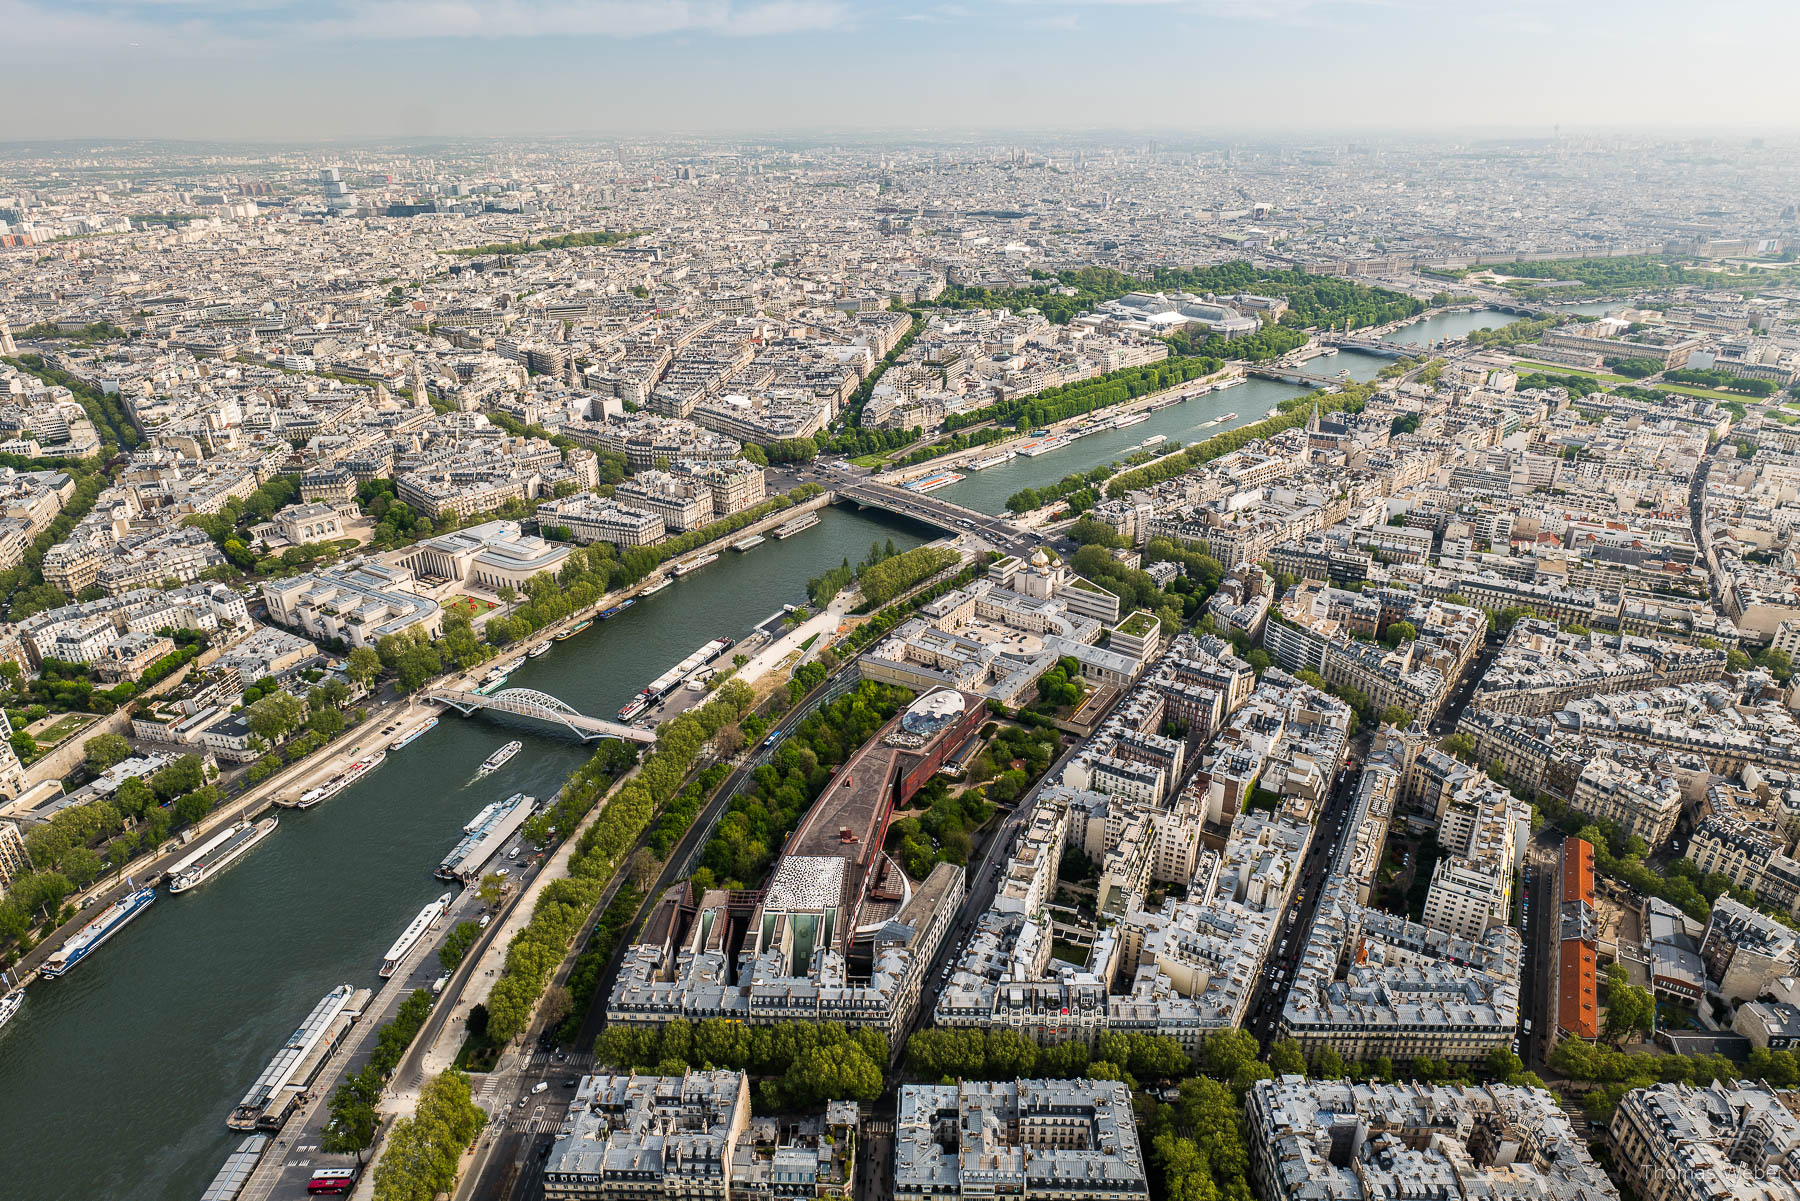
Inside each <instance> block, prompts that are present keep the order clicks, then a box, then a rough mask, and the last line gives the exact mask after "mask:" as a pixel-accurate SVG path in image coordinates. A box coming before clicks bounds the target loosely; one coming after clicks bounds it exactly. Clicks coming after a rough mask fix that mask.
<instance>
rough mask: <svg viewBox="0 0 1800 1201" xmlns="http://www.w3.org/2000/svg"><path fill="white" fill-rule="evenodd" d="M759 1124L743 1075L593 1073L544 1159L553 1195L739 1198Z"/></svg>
mask: <svg viewBox="0 0 1800 1201" xmlns="http://www.w3.org/2000/svg"><path fill="white" fill-rule="evenodd" d="M749 1124H750V1084H749V1078H748V1077H746V1076H745V1075H744V1074H743V1073H742V1072H730V1071H689V1072H686V1073H685V1074H683V1075H680V1076H639V1075H636V1074H632V1075H625V1076H614V1075H602V1076H584V1077H582V1079H581V1083H580V1084H579V1085H578V1086H577V1088H576V1090H575V1099H574V1101H573V1102H572V1103H571V1104H570V1106H569V1116H568V1117H567V1119H565V1121H564V1124H563V1133H564V1134H565V1135H566V1136H567V1137H559V1138H558V1139H557V1141H556V1142H555V1143H553V1144H552V1146H551V1150H550V1155H549V1157H548V1158H546V1159H545V1161H544V1196H545V1197H546V1198H547V1199H548V1201H593V1199H594V1198H599V1197H632V1198H636V1199H639V1201H731V1188H730V1182H731V1178H732V1167H733V1159H734V1155H735V1153H736V1151H737V1147H738V1142H739V1139H740V1138H741V1137H742V1136H743V1134H744V1132H745V1130H746V1129H747V1128H748V1127H749Z"/></svg>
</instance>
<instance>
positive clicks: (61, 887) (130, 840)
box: [0, 736, 220, 942]
mask: <svg viewBox="0 0 1800 1201" xmlns="http://www.w3.org/2000/svg"><path fill="white" fill-rule="evenodd" d="M114 737H116V736H114ZM121 741H123V740H121ZM96 750H97V755H98V759H99V760H106V759H108V758H110V757H111V756H112V754H114V753H115V751H116V748H114V747H113V746H112V745H111V744H110V743H103V744H101V746H99V747H98V748H96ZM113 762H117V760H116V759H114V760H113ZM109 766H110V764H109ZM219 800H220V795H219V790H218V789H217V788H216V787H214V786H213V785H210V784H208V783H207V782H206V772H205V769H204V767H203V765H202V763H201V761H200V758H199V756H197V755H183V756H181V757H180V758H179V759H177V760H175V761H174V762H173V763H170V764H168V765H166V766H164V767H163V768H162V769H161V770H159V771H157V772H155V773H154V774H153V775H151V776H150V777H148V778H147V779H145V778H142V777H133V778H132V779H129V780H126V781H125V782H124V783H123V784H121V785H120V786H119V788H118V789H117V791H115V792H114V793H113V795H112V796H111V797H110V798H109V799H107V800H101V801H92V802H90V803H88V804H86V805H76V806H74V807H72V808H69V809H65V810H62V811H61V812H59V813H57V814H56V815H55V816H54V817H52V818H51V819H50V820H49V821H47V822H44V823H42V824H41V825H38V826H36V827H34V828H33V829H32V830H31V832H30V833H29V834H27V835H26V836H25V850H26V853H27V854H28V855H29V856H30V858H31V864H32V870H31V871H29V872H26V873H24V874H23V875H21V876H19V877H17V878H16V879H14V880H13V881H12V882H11V883H10V884H8V885H7V890H6V896H5V897H4V898H0V940H7V941H19V942H23V940H24V939H25V937H26V935H27V933H28V932H29V930H30V928H31V926H32V924H33V923H34V922H38V921H55V920H56V919H57V918H58V917H59V916H61V913H60V908H61V906H62V904H63V901H64V900H65V899H66V898H67V897H68V896H69V895H70V894H71V893H73V892H75V891H77V890H78V889H82V888H85V887H87V886H88V885H90V884H92V883H93V882H94V881H96V880H98V879H100V877H101V876H103V875H104V874H106V873H107V872H109V871H121V870H123V868H124V866H125V864H127V863H129V862H130V861H131V859H132V858H133V856H135V855H137V854H138V853H139V852H140V851H143V850H149V849H153V848H155V847H157V846H160V845H161V844H162V843H163V842H164V841H165V840H166V839H167V838H169V836H170V835H172V834H175V833H179V832H180V831H181V830H183V829H185V828H187V827H188V826H190V825H192V824H193V823H195V822H197V821H199V820H200V819H201V818H203V817H205V816H206V815H207V814H208V813H210V812H212V810H213V808H214V806H216V805H217V804H218V803H219Z"/></svg>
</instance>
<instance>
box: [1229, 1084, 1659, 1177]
mask: <svg viewBox="0 0 1800 1201" xmlns="http://www.w3.org/2000/svg"><path fill="white" fill-rule="evenodd" d="M1244 1117H1245V1127H1246V1133H1247V1134H1248V1141H1249V1144H1250V1179H1251V1181H1252V1182H1253V1183H1254V1184H1255V1185H1256V1192H1257V1195H1258V1196H1259V1197H1261V1198H1262V1199H1263V1201H1348V1199H1350V1198H1363V1197H1370V1198H1372V1197H1387V1198H1450V1197H1509V1196H1510V1197H1535V1198H1541V1199H1543V1201H1616V1199H1617V1197H1618V1192H1617V1190H1616V1189H1614V1188H1613V1185H1612V1181H1611V1180H1610V1179H1608V1177H1607V1175H1606V1173H1605V1172H1604V1171H1603V1170H1602V1169H1601V1167H1600V1165H1598V1164H1597V1163H1595V1162H1594V1159H1593V1157H1592V1156H1591V1155H1590V1154H1589V1153H1588V1148H1587V1141H1586V1139H1585V1137H1584V1136H1582V1135H1581V1134H1579V1133H1577V1132H1576V1130H1575V1128H1574V1126H1573V1125H1572V1124H1571V1123H1570V1120H1569V1116H1568V1115H1567V1114H1566V1113H1565V1112H1563V1110H1562V1109H1561V1108H1559V1107H1558V1105H1557V1103H1556V1097H1555V1095H1554V1094H1552V1093H1548V1092H1545V1091H1544V1090H1543V1089H1535V1088H1519V1087H1514V1086H1512V1085H1506V1084H1491V1085H1487V1086H1485V1087H1482V1086H1473V1085H1434V1084H1424V1083H1419V1082H1412V1081H1407V1082H1400V1083H1395V1084H1352V1083H1349V1082H1347V1081H1339V1080H1307V1079H1306V1078H1305V1077H1302V1076H1283V1077H1281V1078H1279V1079H1275V1080H1259V1081H1257V1082H1256V1083H1255V1084H1254V1085H1252V1086H1251V1088H1250V1091H1249V1093H1248V1094H1247V1095H1246V1096H1245V1098H1244ZM1640 1195H1642V1194H1640ZM1658 1201H1661V1199H1660V1198H1659V1199H1658Z"/></svg>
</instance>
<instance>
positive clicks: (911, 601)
mask: <svg viewBox="0 0 1800 1201" xmlns="http://www.w3.org/2000/svg"><path fill="white" fill-rule="evenodd" d="M998 557H999V555H998V554H997V553H996V552H993V551H989V552H988V555H987V557H986V558H977V559H976V560H975V561H974V562H973V563H969V564H967V565H965V566H964V567H963V569H962V570H961V571H959V572H957V573H956V574H955V575H953V576H951V577H950V578H949V579H947V580H942V581H940V582H938V583H936V584H933V585H931V587H929V588H925V589H922V590H921V591H918V592H915V593H913V594H912V595H911V596H908V597H907V598H906V599H905V600H903V601H899V602H897V603H895V604H891V605H889V606H888V607H887V608H885V609H882V610H881V611H880V612H878V613H876V614H875V615H874V616H873V617H871V618H869V620H867V621H865V622H863V623H862V624H861V625H859V626H857V627H856V628H855V629H854V630H851V631H850V637H848V638H846V639H845V640H844V643H843V645H844V647H845V648H846V649H847V650H849V651H850V652H852V653H854V652H856V651H859V650H862V649H863V648H864V647H866V646H868V645H869V644H870V643H872V642H874V641H875V640H876V639H878V638H880V637H882V636H883V635H885V634H886V633H887V632H888V631H889V630H891V629H893V628H894V627H895V626H897V625H899V624H900V623H901V622H902V621H905V620H906V618H907V617H909V616H910V615H911V614H913V613H915V612H917V611H918V609H919V607H920V606H921V605H926V604H929V603H931V602H932V601H934V600H936V599H937V598H938V597H940V596H943V595H944V594H945V593H947V592H949V591H951V590H952V589H955V588H960V587H962V586H963V585H964V584H967V583H968V582H969V581H970V580H973V579H974V578H975V577H976V576H978V575H980V574H981V573H982V572H984V571H986V570H987V566H988V564H989V563H991V562H992V561H993V560H994V559H996V558H998Z"/></svg>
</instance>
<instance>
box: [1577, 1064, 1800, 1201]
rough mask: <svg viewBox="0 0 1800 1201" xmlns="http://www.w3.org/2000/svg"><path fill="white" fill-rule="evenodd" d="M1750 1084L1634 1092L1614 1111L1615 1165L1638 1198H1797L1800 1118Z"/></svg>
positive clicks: (1781, 1098) (1774, 1094)
mask: <svg viewBox="0 0 1800 1201" xmlns="http://www.w3.org/2000/svg"><path fill="white" fill-rule="evenodd" d="M1789 1104H1790V1103H1789V1102H1788V1100H1787V1097H1786V1095H1785V1094H1783V1093H1781V1092H1778V1091H1776V1090H1774V1089H1771V1088H1769V1087H1768V1086H1767V1085H1765V1084H1760V1083H1751V1082H1750V1081H1743V1080H1740V1081H1736V1082H1733V1083H1719V1084H1713V1085H1709V1086H1707V1087H1705V1088H1695V1087H1694V1086H1693V1085H1689V1084H1658V1085H1655V1086H1653V1087H1651V1088H1639V1089H1633V1090H1632V1091H1631V1092H1628V1093H1626V1094H1625V1096H1624V1098H1623V1099H1622V1100H1621V1101H1620V1102H1619V1107H1618V1108H1617V1109H1616V1110H1615V1111H1614V1112H1613V1120H1612V1128H1611V1133H1612V1142H1613V1147H1614V1148H1615V1150H1614V1158H1613V1162H1614V1164H1616V1165H1617V1170H1618V1172H1619V1174H1620V1177H1621V1178H1622V1179H1623V1181H1624V1183H1625V1185H1626V1187H1627V1188H1629V1189H1630V1190H1631V1194H1632V1195H1633V1196H1636V1197H1639V1198H1641V1199H1642V1201H1715V1199H1716V1198H1721V1197H1733V1198H1756V1199H1757V1201H1795V1199H1796V1198H1800V1182H1797V1180H1796V1176H1795V1173H1794V1171H1793V1169H1792V1167H1791V1165H1792V1164H1793V1163H1794V1162H1795V1159H1796V1157H1800V1119H1797V1118H1796V1117H1795V1116H1794V1114H1793V1112H1792V1110H1791V1109H1790V1108H1789Z"/></svg>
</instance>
